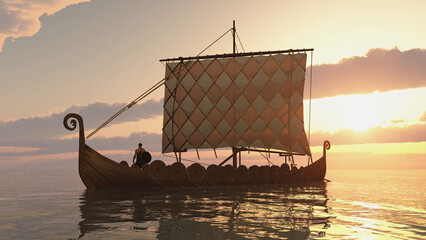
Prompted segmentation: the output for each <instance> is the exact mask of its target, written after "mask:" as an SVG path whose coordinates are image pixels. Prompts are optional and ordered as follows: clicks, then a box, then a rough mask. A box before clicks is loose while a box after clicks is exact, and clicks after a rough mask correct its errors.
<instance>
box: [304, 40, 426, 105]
mask: <svg viewBox="0 0 426 240" xmlns="http://www.w3.org/2000/svg"><path fill="white" fill-rule="evenodd" d="M425 62H426V50H425V49H411V50H408V51H400V50H399V49H398V48H394V49H391V50H387V49H381V48H375V49H371V50H370V51H368V53H367V54H366V56H364V57H351V58H345V59H343V60H341V61H340V62H339V63H337V64H323V65H316V66H315V65H314V68H313V75H314V78H313V87H312V97H313V98H322V97H331V96H336V95H345V94H361V93H372V92H375V91H381V92H383V91H390V90H397V89H407V88H418V87H425V86H426V68H425V67H424V63H425ZM307 73H309V69H308V70H307ZM308 89H309V87H306V88H305V96H309V95H308V94H309V92H308Z"/></svg>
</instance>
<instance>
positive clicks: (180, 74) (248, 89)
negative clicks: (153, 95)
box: [162, 54, 311, 155]
mask: <svg viewBox="0 0 426 240" xmlns="http://www.w3.org/2000/svg"><path fill="white" fill-rule="evenodd" d="M305 65H306V54H274V55H265V56H250V57H235V58H221V59H219V58H217V59H209V60H194V61H187V62H183V63H168V64H167V66H166V82H165V86H166V87H165V95H164V96H165V98H164V99H165V104H164V124H163V126H164V127H163V133H164V134H163V141H162V143H163V146H162V149H163V152H171V151H184V150H185V149H190V148H196V149H199V148H213V149H215V148H220V147H259V148H267V149H276V150H282V151H287V152H293V153H298V154H307V155H310V154H311V152H310V149H309V144H308V141H307V138H306V133H305V130H304V123H303V87H304V81H305V71H306V66H305Z"/></svg>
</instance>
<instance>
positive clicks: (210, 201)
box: [0, 167, 426, 240]
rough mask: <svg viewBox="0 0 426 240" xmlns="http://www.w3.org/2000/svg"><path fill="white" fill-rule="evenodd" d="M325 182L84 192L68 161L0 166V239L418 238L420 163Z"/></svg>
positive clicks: (424, 227) (425, 228)
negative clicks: (65, 163) (62, 165)
mask: <svg viewBox="0 0 426 240" xmlns="http://www.w3.org/2000/svg"><path fill="white" fill-rule="evenodd" d="M326 178H327V179H329V180H330V181H331V182H327V183H316V184H306V185H300V186H297V185H291V186H278V185H267V186H239V187H229V188H225V187H211V188H191V189H185V190H182V189H168V190H164V189H145V190H124V191H123V190H120V191H117V190H115V191H95V192H88V191H86V190H85V188H84V186H83V185H82V183H81V181H80V179H79V176H78V173H77V171H76V169H71V168H62V169H61V168H58V169H43V170H36V169H32V168H24V167H23V168H21V169H0V182H1V185H0V239H80V238H81V239H215V240H218V239H277V238H278V239H279V238H282V239H425V238H426V193H425V190H426V170H329V171H328V173H327V176H326Z"/></svg>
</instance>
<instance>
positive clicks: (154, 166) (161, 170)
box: [149, 160, 167, 180]
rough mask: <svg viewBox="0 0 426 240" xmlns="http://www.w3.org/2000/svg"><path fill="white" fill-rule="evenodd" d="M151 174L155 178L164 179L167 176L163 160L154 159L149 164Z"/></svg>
mask: <svg viewBox="0 0 426 240" xmlns="http://www.w3.org/2000/svg"><path fill="white" fill-rule="evenodd" d="M149 175H150V176H151V177H152V178H153V179H155V180H162V179H164V178H165V177H166V176H167V167H166V164H165V163H164V162H163V161H161V160H155V161H153V162H152V163H151V164H150V166H149Z"/></svg>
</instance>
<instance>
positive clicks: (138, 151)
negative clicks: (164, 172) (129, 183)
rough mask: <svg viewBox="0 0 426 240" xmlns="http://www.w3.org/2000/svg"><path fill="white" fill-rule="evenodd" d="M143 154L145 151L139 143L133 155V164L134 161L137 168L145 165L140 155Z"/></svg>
mask: <svg viewBox="0 0 426 240" xmlns="http://www.w3.org/2000/svg"><path fill="white" fill-rule="evenodd" d="M144 152H145V149H144V148H142V143H139V144H138V148H137V149H136V150H135V155H133V163H135V159H136V164H137V165H138V166H139V168H141V167H142V166H143V165H144V164H145V161H143V160H142V153H144Z"/></svg>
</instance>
